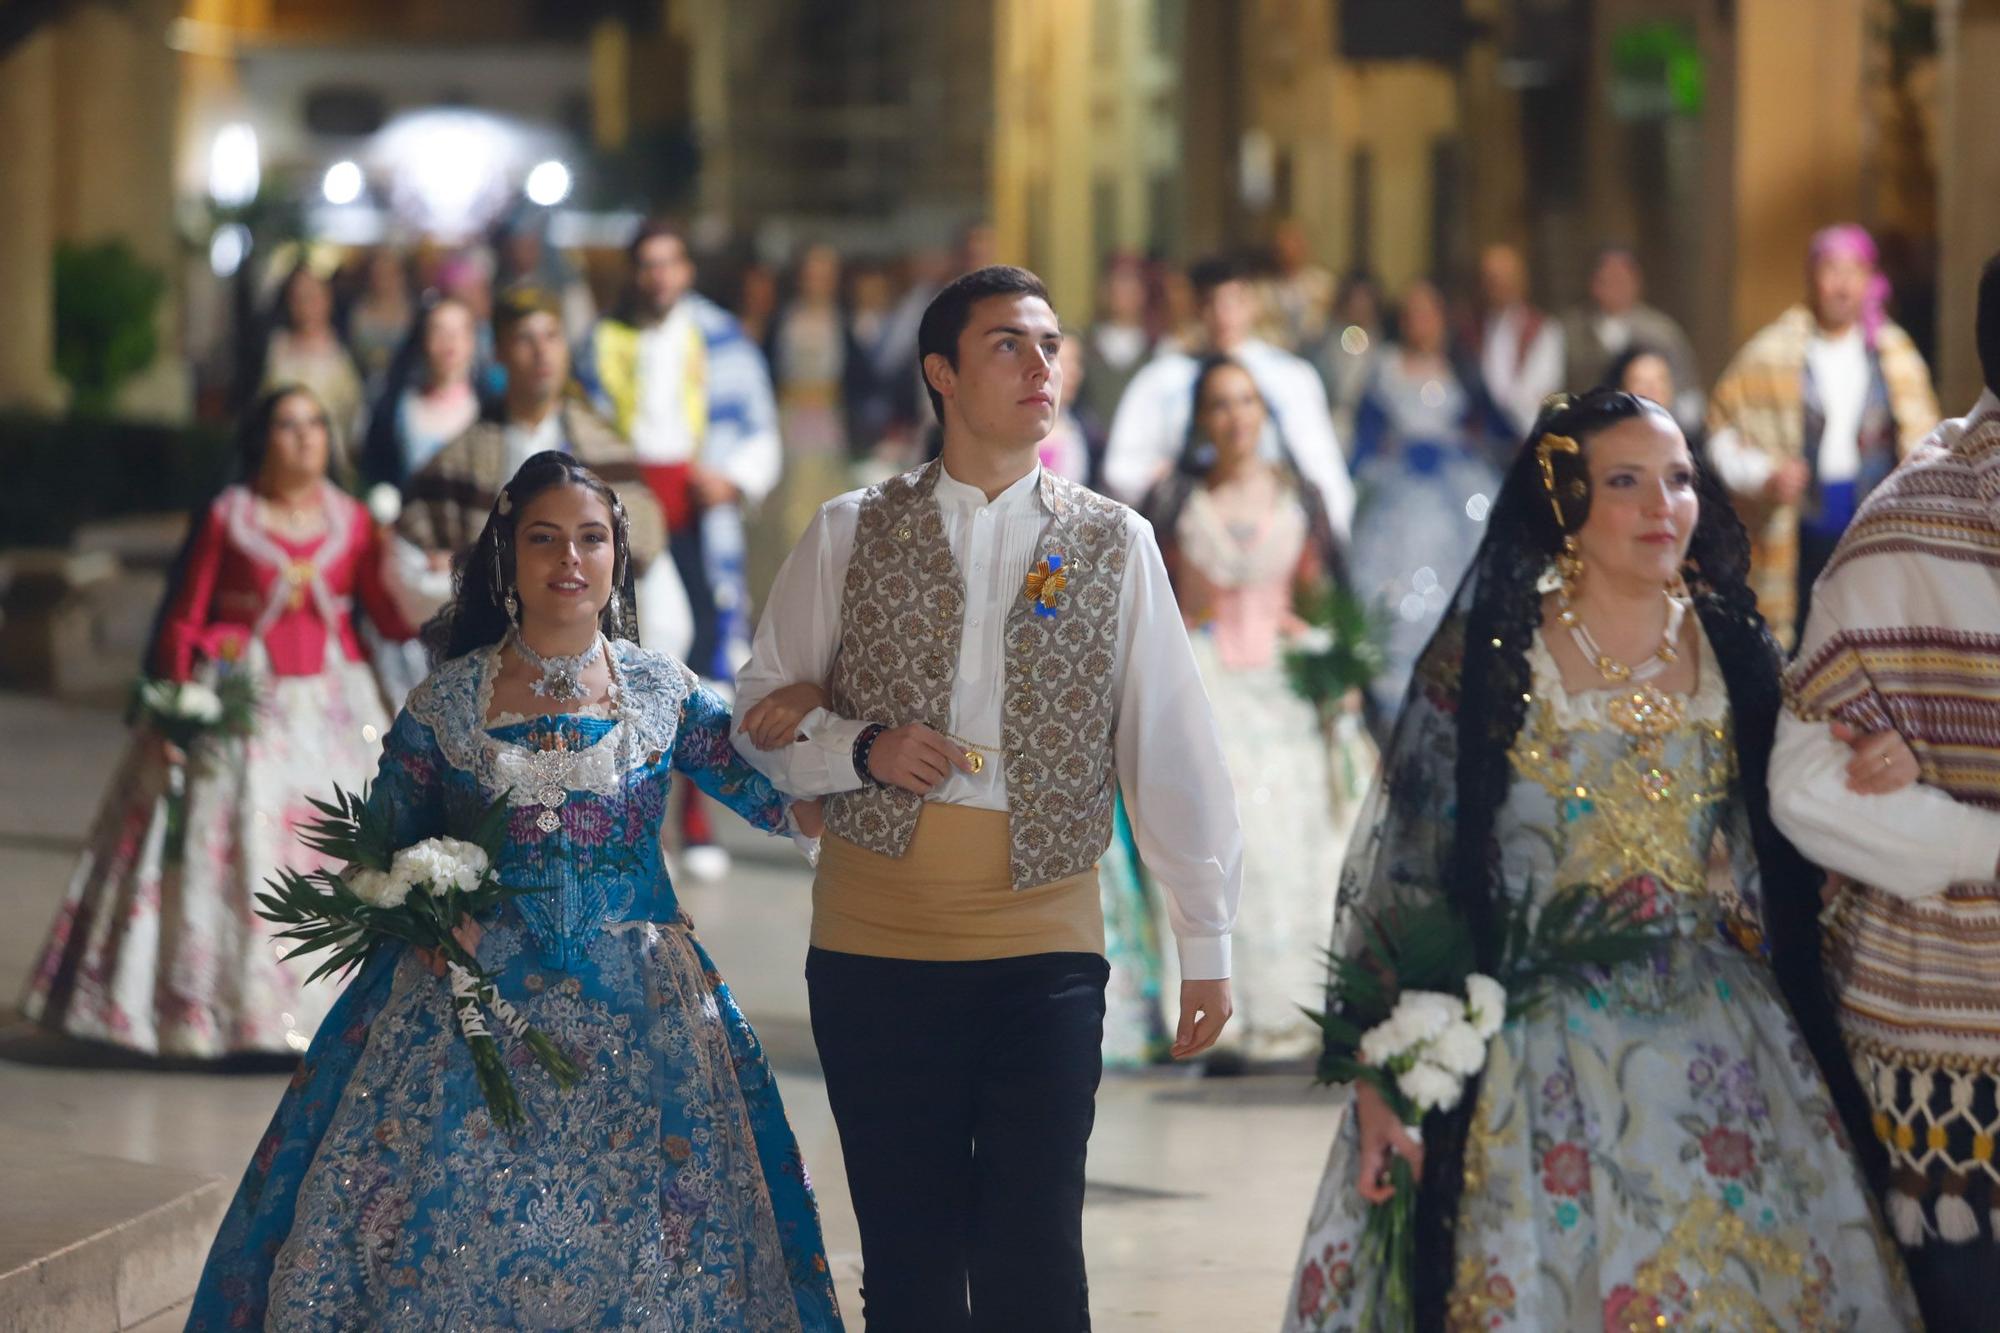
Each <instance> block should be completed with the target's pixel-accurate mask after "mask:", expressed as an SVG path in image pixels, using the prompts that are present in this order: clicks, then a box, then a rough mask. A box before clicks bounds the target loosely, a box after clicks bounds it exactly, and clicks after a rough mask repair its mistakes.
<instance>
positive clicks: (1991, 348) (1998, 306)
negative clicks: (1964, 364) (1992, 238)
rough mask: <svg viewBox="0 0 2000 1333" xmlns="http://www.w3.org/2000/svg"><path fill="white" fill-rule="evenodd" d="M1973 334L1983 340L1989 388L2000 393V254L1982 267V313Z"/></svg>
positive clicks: (1983, 362)
mask: <svg viewBox="0 0 2000 1333" xmlns="http://www.w3.org/2000/svg"><path fill="white" fill-rule="evenodd" d="M1973 336H1974V338H1975V339H1976V340H1977V341H1978V343H1979V369H1980V373H1981V374H1982V375H1984V376H1985V378H1986V387H1987V388H1989V389H1991V390H1993V392H1995V393H2000V254H1996V255H1994V256H1993V257H1992V258H1991V259H1989V260H1987V261H1986V267H1985V268H1982V269H1980V270H1979V314H1978V316H1977V318H1976V319H1975V321H1974V324H1973Z"/></svg>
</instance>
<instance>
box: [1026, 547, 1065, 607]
mask: <svg viewBox="0 0 2000 1333" xmlns="http://www.w3.org/2000/svg"><path fill="white" fill-rule="evenodd" d="M1062 568H1063V558H1062V557H1061V556H1060V555H1049V556H1044V557H1043V558H1042V559H1040V560H1038V561H1036V562H1035V567H1034V568H1033V569H1030V570H1029V571H1028V580H1027V582H1026V583H1024V584H1022V585H1021V595H1022V596H1023V597H1026V598H1029V599H1030V600H1032V601H1033V602H1034V604H1035V614H1036V615H1038V616H1052V615H1054V614H1055V613H1056V611H1057V607H1056V602H1057V599H1059V598H1060V597H1061V596H1062V592H1063V589H1065V588H1067V587H1069V576H1068V575H1067V574H1064V573H1063V572H1062Z"/></svg>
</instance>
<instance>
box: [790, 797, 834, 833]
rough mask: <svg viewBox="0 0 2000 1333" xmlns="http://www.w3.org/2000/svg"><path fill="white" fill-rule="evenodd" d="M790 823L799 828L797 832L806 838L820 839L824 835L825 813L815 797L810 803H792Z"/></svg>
mask: <svg viewBox="0 0 2000 1333" xmlns="http://www.w3.org/2000/svg"><path fill="white" fill-rule="evenodd" d="M792 822H793V823H794V824H797V825H798V826H799V832H801V833H803V834H805V835H806V836H807V837H808V838H817V837H821V836H822V835H824V834H825V833H826V811H825V808H824V807H823V806H821V804H820V801H819V798H818V797H817V796H815V797H814V798H813V799H811V800H810V801H793V802H792Z"/></svg>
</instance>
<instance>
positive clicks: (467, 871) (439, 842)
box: [389, 838, 486, 894]
mask: <svg viewBox="0 0 2000 1333" xmlns="http://www.w3.org/2000/svg"><path fill="white" fill-rule="evenodd" d="M485 873H486V853H485V852H484V851H482V850H481V849H480V848H479V847H478V846H477V845H476V844H474V843H469V842H462V841H460V840H459V839H457V838H425V839H424V840H423V841H422V842H419V843H414V844H412V845H410V846H408V847H405V848H404V849H403V850H402V851H400V852H397V853H396V860H395V863H394V864H393V865H392V866H391V867H390V870H389V875H390V878H392V879H397V880H401V881H402V882H403V883H405V884H407V885H409V886H410V887H411V888H415V887H416V886H418V885H425V886H428V891H429V892H431V893H436V894H444V893H447V892H450V891H451V890H453V889H459V890H462V891H469V890H471V889H474V888H477V887H478V885H479V880H480V877H481V876H482V875H484V874H485Z"/></svg>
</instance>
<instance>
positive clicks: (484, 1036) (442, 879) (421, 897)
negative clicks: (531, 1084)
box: [257, 787, 583, 1129]
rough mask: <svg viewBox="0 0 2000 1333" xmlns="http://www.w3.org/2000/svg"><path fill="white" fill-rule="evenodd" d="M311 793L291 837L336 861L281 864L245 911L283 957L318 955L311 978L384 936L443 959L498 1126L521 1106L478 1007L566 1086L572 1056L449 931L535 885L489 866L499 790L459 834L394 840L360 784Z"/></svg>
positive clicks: (501, 829)
mask: <svg viewBox="0 0 2000 1333" xmlns="http://www.w3.org/2000/svg"><path fill="white" fill-rule="evenodd" d="M312 804H313V807H314V808H315V809H316V810H318V811H319V812H320V818H318V819H316V820H314V821H313V822H312V823H311V824H310V825H308V826H307V827H306V830H305V831H304V833H303V834H302V835H301V840H302V841H303V842H304V843H305V844H306V846H308V847H310V848H312V849H313V850H314V851H316V852H319V853H321V854H323V855H325V856H328V857H330V858H332V859H334V860H337V861H341V862H344V863H345V865H344V868H343V869H341V870H339V871H333V870H315V871H313V872H311V873H309V874H301V873H299V872H298V871H294V870H286V871H282V872H280V874H279V875H278V877H277V878H275V879H271V880H266V881H265V886H266V888H267V889H268V890H269V891H268V892H266V893H260V894H258V895H257V903H258V907H257V914H258V915H259V916H261V917H263V918H264V919H265V920H267V921H270V922H273V923H275V924H277V925H279V926H282V927H283V929H281V930H280V931H278V938H279V939H285V940H294V941H296V942H297V943H296V946H295V947H294V948H293V949H292V950H291V951H290V952H289V953H287V954H286V955H285V957H286V958H287V959H288V960H289V959H293V958H301V957H304V956H306V955H308V954H315V953H323V954H325V955H326V956H325V957H324V958H322V959H321V960H320V963H319V966H318V967H317V968H316V969H315V970H314V972H313V974H312V979H313V980H318V979H319V978H320V977H323V976H330V975H333V974H335V973H338V972H342V971H345V970H347V969H349V968H352V967H355V966H357V965H358V964H360V963H362V962H363V961H365V960H366V959H367V958H368V956H369V954H371V953H372V952H374V950H375V949H376V948H377V947H378V946H380V945H381V944H382V943H384V942H385V941H389V940H400V941H401V942H403V943H404V944H407V945H409V946H411V947H412V948H416V949H428V950H430V951H431V952H433V953H435V954H436V955H437V956H438V957H439V958H441V959H443V961H444V964H445V973H446V978H447V980H448V982H449V984H450V986H451V993H452V1006H453V1009H454V1010H455V1012H456V1014H457V1017H458V1025H459V1031H460V1033H461V1035H463V1036H464V1037H465V1040H466V1043H467V1045H468V1046H469V1047H470V1048H471V1051H472V1064H473V1069H474V1072H475V1073H476V1075H477V1077H478V1079H479V1088H480V1092H481V1093H482V1094H484V1096H485V1098H486V1105H487V1107H488V1109H489V1110H490V1111H491V1112H492V1114H493V1120H494V1123H495V1124H497V1125H499V1126H500V1127H501V1128H503V1129H514V1128H517V1127H518V1126H520V1125H521V1124H522V1123H523V1121H524V1120H525V1118H526V1117H525V1114H524V1112H523V1110H522V1108H521V1099H520V1095H519V1094H518V1093H517V1092H516V1091H515V1088H514V1083H513V1080H512V1079H511V1078H510V1077H509V1076H508V1074H507V1069H506V1065H505V1063H504V1062H503V1061H502V1059H501V1057H500V1048H499V1044H498V1042H497V1041H496V1040H495V1038H494V1034H493V1032H492V1030H490V1029H489V1028H488V1027H487V1022H486V1012H487V1011H489V1010H490V1011H491V1013H492V1015H493V1017H494V1018H495V1019H496V1020H497V1022H498V1026H499V1030H501V1031H503V1032H506V1033H507V1034H509V1035H511V1036H512V1037H513V1038H514V1039H515V1040H517V1041H519V1042H521V1043H522V1044H523V1045H524V1046H526V1047H527V1048H528V1051H529V1053H530V1054H532V1055H533V1056H534V1058H535V1061H536V1063H538V1064H540V1065H541V1067H542V1068H543V1069H545V1070H547V1071H548V1074H549V1077H550V1078H551V1079H553V1080H554V1081H555V1084H556V1086H557V1087H559V1088H562V1089H565V1090H567V1089H569V1088H573V1087H575V1086H576V1085H577V1083H579V1082H581V1081H582V1079H583V1071H582V1070H581V1069H579V1068H578V1067H577V1065H576V1062H575V1061H573V1060H571V1059H570V1057H569V1056H568V1055H567V1054H566V1053H564V1051H563V1050H562V1049H561V1048H560V1047H558V1046H557V1045H556V1044H555V1043H554V1042H553V1041H551V1040H549V1038H548V1036H547V1035H546V1034H545V1033H543V1032H541V1031H539V1030H538V1029H536V1028H534V1027H532V1026H530V1025H529V1024H528V1022H527V1021H526V1020H525V1019H523V1018H522V1017H521V1015H520V1013H519V1011H517V1010H516V1009H515V1008H514V1007H513V1006H512V1005H511V1004H509V1003H508V1002H507V1000H506V999H505V998H503V997H502V996H501V994H500V992H499V989H498V987H497V986H496V985H495V984H494V980H493V977H492V976H491V975H490V974H489V973H487V972H486V971H485V970H484V969H482V968H481V967H480V965H479V962H478V960H477V959H475V958H474V957H473V956H472V954H471V953H470V952H469V951H468V950H467V949H466V948H465V946H464V945H463V944H461V943H460V942H459V940H458V937H457V935H456V934H455V933H454V931H455V930H456V928H457V926H458V925H459V923H460V922H461V921H464V920H466V919H467V918H471V917H477V916H480V915H481V914H483V913H486V912H488V911H491V910H492V909H494V908H496V907H498V906H499V905H500V904H501V903H503V902H505V901H506V900H507V899H509V898H512V897H515V896H518V895H520V894H524V893H541V892H545V891H546V890H543V889H540V888H522V887H518V886H514V885H508V884H503V883H502V882H501V881H500V879H499V876H498V875H497V874H496V873H495V871H494V864H495V862H496V861H497V859H498V856H499V852H500V849H501V846H502V844H503V842H504V839H505V835H506V827H507V797H506V795H505V794H502V795H501V796H500V797H499V799H497V800H495V801H494V802H493V803H492V804H491V805H489V806H488V807H487V808H486V809H485V811H483V812H482V813H481V815H480V817H479V820H478V822H477V823H476V824H475V825H474V827H473V829H472V830H471V833H472V836H471V838H470V839H460V838H426V839H424V840H423V841H421V842H417V843H413V844H412V845H410V846H408V847H400V848H399V847H397V846H395V839H394V837H393V834H392V832H391V829H390V827H389V823H388V820H387V818H386V816H383V815H379V814H376V813H375V812H374V811H372V810H370V808H369V806H368V802H367V798H366V795H365V794H359V795H357V794H356V793H353V792H349V791H344V790H342V789H340V788H338V787H336V788H335V789H334V794H333V800H332V801H330V802H329V801H319V800H314V801H313V802H312Z"/></svg>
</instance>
